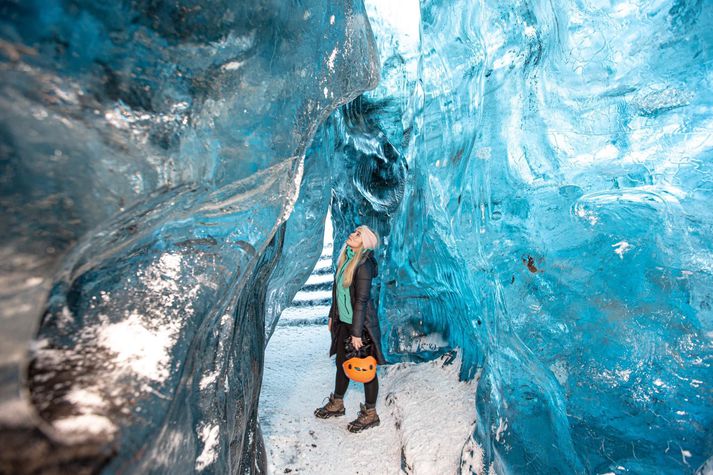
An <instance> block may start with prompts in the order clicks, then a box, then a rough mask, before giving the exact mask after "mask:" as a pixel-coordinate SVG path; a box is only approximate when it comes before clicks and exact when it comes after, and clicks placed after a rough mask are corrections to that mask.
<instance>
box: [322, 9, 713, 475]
mask: <svg viewBox="0 0 713 475" xmlns="http://www.w3.org/2000/svg"><path fill="white" fill-rule="evenodd" d="M388 9H389V8H388V7H386V6H384V4H382V3H381V2H376V1H374V2H367V11H368V12H369V15H370V18H371V20H372V21H371V23H372V27H373V28H374V32H375V36H376V39H377V43H378V44H379V50H380V55H381V62H382V82H381V84H380V87H379V88H377V89H375V90H374V91H372V92H368V93H366V94H364V95H362V96H361V97H360V98H358V100H356V101H354V102H352V103H351V104H348V105H347V106H344V107H342V108H340V110H338V111H337V112H336V113H335V114H334V115H333V116H332V118H331V119H330V120H331V121H333V123H334V124H335V127H336V130H337V136H338V137H339V138H338V139H337V140H336V141H335V144H336V151H337V155H336V157H337V158H336V159H337V161H339V160H341V161H342V163H343V164H344V165H343V166H341V167H338V168H340V171H339V174H337V175H336V176H335V200H334V201H333V206H332V213H333V215H334V222H335V230H336V235H335V242H339V241H341V240H342V239H343V237H344V236H343V235H340V233H346V232H348V230H349V229H350V227H352V226H353V225H354V224H358V223H361V222H364V223H367V224H371V225H373V226H375V227H376V228H378V229H379V230H380V231H381V233H382V235H383V236H385V237H386V239H385V241H386V242H387V244H388V249H387V250H385V251H382V252H383V254H382V256H380V257H381V260H382V268H383V269H384V272H383V273H382V274H381V279H380V285H379V291H378V295H379V300H380V316H381V321H382V325H383V327H384V330H385V331H384V333H385V338H386V339H387V340H388V341H387V342H386V343H387V347H388V350H389V353H390V357H391V359H392V361H394V360H401V359H411V360H412V359H414V358H419V357H430V356H432V355H433V354H434V352H435V353H438V352H441V351H444V350H446V349H448V348H449V347H454V346H459V347H462V348H463V350H464V351H463V355H464V358H465V364H464V366H463V371H462V374H463V376H470V375H472V374H473V372H474V370H475V368H477V367H479V366H480V365H483V373H482V379H481V381H480V383H479V386H478V390H477V398H476V400H477V403H476V404H477V409H478V416H479V418H478V426H477V430H476V434H475V436H476V439H477V440H479V441H480V442H482V444H483V446H484V449H485V462H486V464H487V465H490V466H491V467H492V468H494V469H495V471H496V472H498V473H548V474H551V473H584V472H587V473H692V472H694V471H695V470H696V469H697V468H698V467H700V466H701V465H702V464H703V463H704V462H705V460H706V459H707V458H708V457H710V456H711V454H712V453H713V432H711V431H712V429H711V428H713V410H711V407H713V396H712V394H713V393H712V392H711V387H710V385H711V382H712V381H713V368H711V364H713V319H712V317H713V313H712V311H711V299H712V298H713V296H712V294H711V288H713V285H712V284H713V274H712V271H713V258H712V257H711V256H712V255H713V244H712V243H713V213H712V211H711V207H710V205H709V203H710V201H711V199H712V198H713V187H712V186H711V183H712V182H713V181H712V177H713V83H712V81H713V69H711V63H712V60H713V33H712V32H713V7H712V6H711V4H710V2H706V1H681V0H677V1H658V2H635V1H628V2H627V1H622V2H539V1H535V2H520V1H516V2H498V1H486V2H470V1H452V2H440V1H422V2H415V1H414V2H404V3H400V4H399V9H398V10H399V11H398V12H397V13H396V14H394V13H393V12H391V13H390V12H388ZM395 24H398V26H395ZM414 342H418V343H416V344H414ZM421 342H422V343H421ZM419 345H420V351H419V352H418V353H416V354H414V353H413V351H414V350H418V349H419Z"/></svg>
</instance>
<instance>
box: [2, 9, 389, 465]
mask: <svg viewBox="0 0 713 475" xmlns="http://www.w3.org/2000/svg"><path fill="white" fill-rule="evenodd" d="M0 12H1V13H2V15H1V16H0V18H1V20H0V74H1V76H2V81H1V82H0V84H2V85H1V86H0V88H1V89H0V102H1V104H2V107H1V108H0V135H1V136H2V139H3V140H2V144H3V145H2V148H1V149H0V167H2V180H1V185H0V186H1V188H0V206H1V207H2V211H3V219H2V233H0V235H1V238H0V239H1V240H2V247H1V248H2V253H3V256H4V259H3V277H2V278H3V290H2V292H3V293H2V298H3V302H2V306H0V309H1V311H2V319H0V321H1V322H2V323H1V324H2V331H0V335H2V345H1V348H2V350H1V356H2V365H1V366H0V369H1V370H2V381H3V383H2V399H1V400H0V403H1V404H0V426H1V427H2V429H1V430H0V433H1V434H2V435H1V436H0V437H1V438H2V441H1V442H2V443H1V444H0V445H2V447H3V449H2V451H1V454H2V456H1V457H0V463H1V467H2V468H0V471H2V472H3V473H4V472H8V473H22V472H28V473H29V472H35V471H74V470H76V469H80V468H81V469H82V470H86V471H90V472H95V471H97V470H100V469H101V470H104V471H105V472H107V473H114V472H122V473H133V472H151V473H172V474H175V473H193V472H199V471H203V472H210V473H228V472H230V473H237V472H240V473H253V472H263V471H264V468H265V467H264V451H263V450H262V439H261V436H260V433H259V427H258V425H257V421H256V405H257V400H258V394H259V390H260V383H261V375H262V355H263V347H264V344H265V332H266V329H265V318H266V315H267V316H268V318H269V319H270V320H268V325H269V324H271V323H272V322H271V320H272V318H273V317H274V315H275V310H274V308H275V305H277V306H279V301H280V299H283V300H287V301H289V300H290V299H291V295H293V294H294V293H295V292H296V291H297V289H298V288H299V287H300V286H301V284H302V281H301V280H300V279H301V278H300V275H301V274H300V273H301V272H304V271H305V270H306V271H307V272H308V271H309V269H310V268H311V266H312V264H313V263H314V261H316V258H317V256H318V255H319V248H320V247H321V246H320V244H321V237H322V235H321V232H320V230H321V226H322V224H321V223H322V221H323V219H324V212H325V211H326V202H325V201H324V198H323V195H325V193H323V191H322V188H320V186H322V187H323V184H322V183H320V182H319V177H320V174H319V173H318V172H319V170H320V162H319V161H318V160H317V159H315V160H308V162H307V164H305V162H304V155H305V151H306V150H307V148H308V147H309V145H310V143H311V142H312V139H313V136H314V134H315V131H316V129H317V127H318V126H319V124H320V123H321V122H322V121H323V120H324V119H325V118H326V117H327V116H328V115H329V113H330V112H331V111H332V110H333V109H334V108H335V107H337V106H338V105H340V104H343V103H345V102H348V101H349V100H351V99H353V98H354V97H356V96H357V95H358V94H359V93H360V92H363V91H364V90H365V89H368V88H371V87H374V86H375V85H376V84H377V82H378V77H379V71H378V63H377V52H376V49H375V44H374V40H373V36H372V33H371V30H370V26H369V23H368V20H367V17H366V15H365V13H364V7H363V5H362V4H361V2H360V1H354V2H351V1H337V2H332V1H329V2H327V1H321V0H315V1H307V2H300V3H299V4H294V3H287V2H282V1H271V0H265V1H258V0H255V1H248V2H245V1H241V2H233V1H220V2H210V3H206V2H194V1H188V0H186V1H178V2H169V3H161V2H153V1H145V2H142V1H138V2H137V1H130V2H129V1H120V2H113V3H107V2H99V4H97V2H82V1H61V0H57V1H49V2H36V1H28V2H21V3H17V2H4V3H2V5H0ZM303 177H304V178H305V180H304V181H303V180H302V178H303ZM300 186H303V187H304V188H305V190H304V193H302V194H301V195H300V196H299V199H298V191H299V189H300ZM312 189H313V190H316V192H312V193H310V192H308V191H309V190H312ZM326 195H327V196H328V193H327V194H326ZM315 210H317V211H315ZM293 211H294V217H293V219H292V220H291V221H290V223H289V224H287V223H286V221H287V218H288V217H289V216H290V215H291V214H292V213H293ZM302 242H306V243H307V244H306V246H307V252H303V254H301V257H303V258H304V260H298V259H295V258H294V257H293V258H292V259H287V258H285V257H284V254H285V253H286V252H291V253H293V254H295V253H296V252H298V251H304V246H302V245H301V243H302ZM315 246H316V247H315ZM312 248H314V249H316V250H317V251H316V254H314V259H313V262H311V263H310V261H309V259H310V256H311V255H312V254H310V252H312V251H310V249H312ZM276 268H277V269H278V271H276V272H274V273H273V271H274V270H275V269H276ZM305 278H306V277H305ZM302 280H304V279H302ZM278 286H279V287H280V292H281V294H280V296H274V295H272V294H271V293H270V292H271V291H274V289H275V288H277V287H278ZM275 302H277V304H275ZM40 317H41V318H40ZM33 334H35V335H36V337H35V339H34V343H33V351H32V361H31V363H30V365H29V369H28V368H27V366H26V362H25V360H26V349H27V345H28V341H29V340H30V337H31V336H32V335H33ZM28 389H29V391H28ZM38 453H42V454H43V455H42V456H41V457H40V456H37V454H38Z"/></svg>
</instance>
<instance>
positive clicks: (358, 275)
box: [329, 251, 386, 364]
mask: <svg viewBox="0 0 713 475" xmlns="http://www.w3.org/2000/svg"><path fill="white" fill-rule="evenodd" d="M378 274H379V269H378V266H377V264H376V259H374V253H373V252H371V251H368V252H366V253H365V254H362V257H361V261H360V262H359V264H357V268H356V269H355V270H354V278H353V279H352V285H351V286H350V287H349V294H350V295H349V296H350V300H351V304H352V330H351V333H352V335H353V336H356V337H360V338H361V337H362V335H363V333H364V331H366V332H368V333H369V337H371V340H372V341H373V342H374V357H375V358H376V361H377V362H378V363H379V364H384V363H386V360H385V359H384V353H383V351H382V350H381V330H380V329H379V320H378V318H377V317H376V308H375V307H374V302H372V300H371V280H372V279H373V278H374V277H376V276H377V275H378ZM336 285H337V280H336V275H335V278H334V281H333V282H332V306H331V308H330V309H329V318H331V319H332V346H331V348H330V349H329V356H332V355H333V354H335V353H336V352H337V345H338V344H340V345H343V344H344V342H338V341H337V338H336V325H335V323H336V322H337V320H339V309H338V306H337V289H336Z"/></svg>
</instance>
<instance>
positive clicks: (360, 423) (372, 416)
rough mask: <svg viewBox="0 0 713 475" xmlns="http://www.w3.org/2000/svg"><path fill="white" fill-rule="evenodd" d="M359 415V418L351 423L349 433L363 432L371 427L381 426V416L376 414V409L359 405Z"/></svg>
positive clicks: (348, 427)
mask: <svg viewBox="0 0 713 475" xmlns="http://www.w3.org/2000/svg"><path fill="white" fill-rule="evenodd" d="M359 408H360V411H359V415H358V416H357V418H356V419H355V420H353V421H351V422H350V423H349V425H348V426H347V429H349V432H361V431H363V430H364V429H369V428H370V427H376V426H378V425H379V422H381V421H379V416H378V415H377V414H376V408H375V407H371V408H367V407H366V405H365V404H361V403H360V404H359Z"/></svg>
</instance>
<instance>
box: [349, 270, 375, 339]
mask: <svg viewBox="0 0 713 475" xmlns="http://www.w3.org/2000/svg"><path fill="white" fill-rule="evenodd" d="M373 277H374V276H373V272H372V269H371V264H370V263H369V262H368V261H367V262H366V263H364V264H363V265H360V266H359V267H357V269H356V275H355V276H354V278H355V282H354V306H353V308H352V336H355V337H358V338H361V335H362V331H363V330H364V320H365V318H366V309H367V306H368V305H369V299H370V298H371V279H372V278H373Z"/></svg>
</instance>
